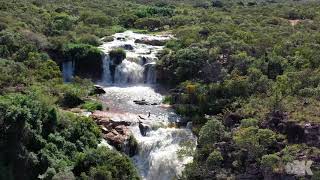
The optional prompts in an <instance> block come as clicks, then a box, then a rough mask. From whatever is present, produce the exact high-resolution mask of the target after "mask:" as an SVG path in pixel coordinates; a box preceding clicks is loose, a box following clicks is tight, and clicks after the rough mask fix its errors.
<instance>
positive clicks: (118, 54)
mask: <svg viewBox="0 0 320 180" xmlns="http://www.w3.org/2000/svg"><path fill="white" fill-rule="evenodd" d="M109 56H110V59H111V60H112V61H113V63H114V64H115V65H119V64H121V62H122V61H123V60H124V59H125V58H126V52H125V51H124V50H123V49H122V48H117V49H114V50H111V51H110V52H109Z"/></svg>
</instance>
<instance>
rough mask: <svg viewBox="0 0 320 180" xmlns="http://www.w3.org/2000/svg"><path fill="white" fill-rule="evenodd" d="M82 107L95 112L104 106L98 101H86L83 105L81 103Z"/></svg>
mask: <svg viewBox="0 0 320 180" xmlns="http://www.w3.org/2000/svg"><path fill="white" fill-rule="evenodd" d="M81 108H82V109H86V110H87V111H90V112H93V111H96V110H100V111H101V110H102V109H103V106H102V104H101V103H100V102H96V101H86V102H85V103H84V104H83V105H81Z"/></svg>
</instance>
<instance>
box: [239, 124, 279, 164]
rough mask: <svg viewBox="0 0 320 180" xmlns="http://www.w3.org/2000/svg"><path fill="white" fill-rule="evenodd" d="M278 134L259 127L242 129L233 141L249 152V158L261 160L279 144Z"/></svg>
mask: <svg viewBox="0 0 320 180" xmlns="http://www.w3.org/2000/svg"><path fill="white" fill-rule="evenodd" d="M277 137H278V136H277V134H276V133H275V132H273V131H271V130H269V129H259V128H257V127H252V126H251V127H248V128H240V129H239V130H238V131H237V132H236V133H235V135H234V136H233V139H234V141H235V143H236V144H237V145H238V146H239V147H240V148H243V149H246V150H247V151H248V152H249V157H250V158H253V159H257V158H260V157H261V156H262V155H263V154H265V153H268V152H269V151H270V150H271V151H272V149H273V148H272V147H274V146H275V145H276V143H277Z"/></svg>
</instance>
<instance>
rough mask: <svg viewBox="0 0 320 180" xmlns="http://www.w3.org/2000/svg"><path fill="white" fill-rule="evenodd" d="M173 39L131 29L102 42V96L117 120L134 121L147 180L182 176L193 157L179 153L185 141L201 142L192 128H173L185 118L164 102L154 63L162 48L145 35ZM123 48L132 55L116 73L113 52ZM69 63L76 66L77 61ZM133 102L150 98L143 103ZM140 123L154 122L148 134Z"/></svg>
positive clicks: (192, 145) (138, 159) (138, 160)
mask: <svg viewBox="0 0 320 180" xmlns="http://www.w3.org/2000/svg"><path fill="white" fill-rule="evenodd" d="M169 38H172V37H170V36H156V35H144V34H137V33H133V32H131V31H126V32H124V33H117V34H115V35H114V40H113V41H111V42H106V43H104V44H103V45H102V46H101V47H100V48H101V49H102V50H103V52H104V53H105V57H104V60H103V77H102V80H101V82H99V84H100V85H102V86H103V87H104V90H105V91H106V94H105V95H104V96H103V97H102V100H103V101H104V102H105V104H107V106H108V108H109V111H108V114H109V116H110V118H111V119H112V120H114V121H117V120H119V121H130V122H133V123H132V125H131V126H130V130H131V132H132V133H133V135H134V137H135V138H136V140H137V142H138V154H137V155H135V156H133V157H132V159H133V161H134V163H135V165H136V167H137V169H138V170H139V172H140V175H141V177H142V178H143V179H145V180H172V179H174V178H176V177H178V176H179V175H181V172H182V171H183V168H184V165H185V164H186V163H189V162H191V161H192V156H190V155H184V154H182V155H180V153H178V152H179V151H180V149H181V148H182V147H183V146H182V145H183V144H188V146H189V147H188V148H189V149H191V150H192V149H194V148H195V144H196V138H195V137H194V135H193V134H192V132H191V130H190V129H188V128H173V127H172V124H174V123H175V122H178V121H180V117H179V116H178V115H177V114H175V113H174V111H173V110H172V109H171V108H170V107H168V106H165V105H163V104H162V101H163V98H164V96H163V94H162V93H159V89H160V88H159V86H158V85H157V84H156V69H155V65H156V61H157V60H158V59H157V57H156V55H157V53H158V52H159V51H160V50H162V49H163V47H162V46H153V45H147V44H145V43H141V40H148V41H151V40H154V41H157V40H159V41H163V40H166V39H169ZM139 40H140V41H139ZM137 42H140V43H137ZM119 47H120V48H124V49H125V51H126V54H127V57H126V59H124V60H123V61H122V63H121V64H119V65H117V66H116V68H115V71H114V72H113V73H112V72H111V71H110V66H111V65H112V63H113V62H112V60H111V59H110V58H109V55H108V53H109V52H110V51H111V50H113V49H116V48H119ZM65 66H66V67H67V68H72V64H66V65H65ZM72 71H73V70H72V69H71V70H70V69H69V70H65V71H64V74H66V75H70V73H71V72H72ZM134 101H141V102H147V103H146V104H145V105H138V104H136V103H135V102H134ZM138 122H140V123H143V125H144V126H145V127H149V128H148V129H149V130H148V131H147V132H146V134H144V135H142V134H141V131H140V129H139V126H138V124H139V123H138Z"/></svg>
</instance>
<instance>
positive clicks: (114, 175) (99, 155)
mask: <svg viewBox="0 0 320 180" xmlns="http://www.w3.org/2000/svg"><path fill="white" fill-rule="evenodd" d="M0 4H1V7H0V12H1V17H0V58H1V59H0V75H1V76H0V112H1V117H0V125H1V127H0V128H1V131H0V132H1V133H0V134H1V136H0V171H1V173H0V179H36V178H42V179H64V178H65V177H74V176H75V178H77V179H99V178H100V177H101V178H105V179H138V178H139V177H138V176H137V173H136V171H135V170H134V168H133V166H132V163H131V162H130V160H129V159H128V158H127V157H126V156H124V155H120V154H119V153H116V152H113V151H111V150H107V149H103V148H97V144H98V143H99V140H100V132H99V128H98V127H97V126H96V125H95V124H94V123H93V121H92V120H91V119H90V118H82V117H78V116H74V115H71V114H69V113H65V112H64V111H61V109H62V108H72V107H77V106H79V105H80V106H81V105H82V107H83V108H84V109H87V110H89V111H93V110H95V109H101V105H100V104H98V103H96V102H85V99H87V98H88V96H89V94H90V92H91V91H92V83H91V82H90V80H84V79H80V78H75V79H74V80H73V82H71V83H70V84H63V82H62V78H61V72H60V70H59V67H58V65H57V64H59V63H61V62H62V61H65V60H67V59H68V60H73V61H76V62H77V64H78V65H77V68H76V69H77V70H78V71H79V72H78V73H77V74H78V75H82V76H83V77H88V76H89V78H91V79H96V78H97V77H98V76H99V70H97V71H96V72H97V74H94V75H92V74H91V73H90V72H88V71H86V70H87V68H84V67H89V69H91V70H92V69H96V68H95V67H97V66H99V64H100V63H101V62H99V61H100V60H101V52H100V51H99V50H98V49H97V48H96V46H98V45H99V44H100V43H101V42H100V38H102V37H109V36H110V35H112V34H114V33H116V32H122V31H124V30H126V29H133V30H135V31H139V32H145V33H150V32H152V33H156V32H160V31H170V32H172V33H173V34H174V35H175V37H176V38H175V39H172V40H170V41H169V42H168V43H167V44H166V49H165V50H164V51H163V52H162V53H161V57H160V61H159V62H158V69H159V73H161V74H163V75H164V76H161V77H163V78H162V79H160V81H161V83H164V84H167V85H169V86H171V87H172V88H175V89H176V90H175V91H173V92H174V93H172V94H171V95H170V96H169V97H168V98H166V101H167V102H170V103H171V104H173V107H175V109H176V111H177V112H178V113H179V114H181V115H182V116H183V117H184V118H186V119H188V120H190V121H193V125H194V132H195V133H196V134H197V135H198V136H199V142H198V143H199V145H198V147H197V151H196V153H195V154H194V162H193V163H191V164H189V165H188V166H187V168H186V170H185V171H184V173H183V177H181V178H182V179H206V178H207V179H212V178H222V179H223V178H227V177H230V178H232V177H237V176H238V175H248V173H250V170H251V169H257V172H258V173H257V174H255V177H263V176H264V175H268V174H263V173H264V172H269V173H271V172H272V173H275V174H281V173H284V172H283V171H280V170H281V168H283V165H284V164H285V163H286V162H290V161H292V160H295V159H297V158H299V155H301V154H303V155H307V157H308V158H310V159H313V160H316V158H315V157H319V144H316V143H311V144H310V143H308V142H307V141H308V140H305V143H308V145H306V144H304V143H303V142H301V141H294V142H289V138H288V137H289V135H290V133H288V132H286V131H280V130H277V129H276V128H273V127H270V126H268V122H269V120H270V119H271V120H273V119H275V118H279V117H276V115H277V114H280V115H282V116H281V117H280V120H281V121H283V122H284V123H287V122H293V123H295V124H298V125H301V127H304V125H306V124H308V123H309V124H310V123H311V124H315V125H319V123H320V119H319V114H318V112H319V111H318V109H319V108H318V107H319V83H320V79H319V77H320V76H319V75H320V74H319V67H320V63H319V62H320V61H319V58H320V54H319V53H320V51H319V47H320V33H319V32H320V13H319V12H320V8H319V7H320V6H319V2H317V1H294V0H293V1H291V0H283V1H277V2H275V1H268V0H257V1H255V0H241V1H238V0H233V1H227V0H213V1H206V0H203V1H191V0H190V1H189V0H175V1H164V0H157V1H156V0H155V1H145V0H130V1H125V0H117V1H116V0H109V1H102V0H90V1H89V0H83V1H71V0H58V1H50V0H41V1H40V0H32V1H29V0H19V1H13V0H9V1H6V0H0ZM115 56H116V57H118V56H119V57H120V59H121V58H123V57H124V56H125V54H124V53H123V52H122V51H121V50H117V51H116V52H115ZM100 71H101V69H100ZM83 103H84V104H83ZM266 124H267V125H266ZM132 143H133V142H132ZM18 157H19V158H18ZM318 164H319V162H316V163H315V166H313V167H312V168H313V170H314V171H315V172H318V170H319V165H318ZM249 175H250V174H249Z"/></svg>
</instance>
